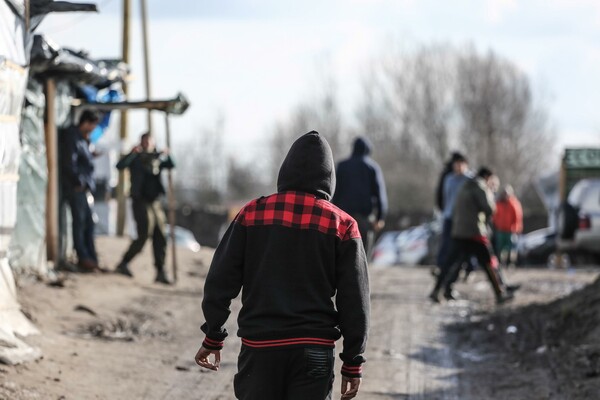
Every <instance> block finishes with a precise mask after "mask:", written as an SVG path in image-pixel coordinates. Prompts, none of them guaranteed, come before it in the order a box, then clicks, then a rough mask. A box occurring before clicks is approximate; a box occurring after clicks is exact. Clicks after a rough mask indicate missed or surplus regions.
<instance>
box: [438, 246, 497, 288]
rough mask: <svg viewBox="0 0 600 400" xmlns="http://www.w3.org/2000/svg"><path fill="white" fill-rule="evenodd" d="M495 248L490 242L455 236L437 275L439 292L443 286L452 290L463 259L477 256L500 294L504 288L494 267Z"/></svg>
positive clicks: (493, 286) (480, 264)
mask: <svg viewBox="0 0 600 400" xmlns="http://www.w3.org/2000/svg"><path fill="white" fill-rule="evenodd" d="M492 255H493V250H492V248H491V245H490V244H489V243H485V242H482V241H479V240H474V239H457V238H453V239H452V241H451V243H450V250H449V251H448V256H447V257H446V260H445V261H444V263H443V264H442V267H441V271H440V274H439V275H438V277H437V282H436V285H435V288H434V291H435V292H438V291H439V290H440V289H441V288H442V287H443V288H444V290H445V291H446V292H450V291H451V290H452V284H453V283H454V282H455V281H456V279H457V277H458V274H459V272H460V268H461V264H462V261H463V260H465V259H468V258H471V257H475V258H476V259H477V262H478V263H479V266H480V267H481V268H483V270H484V271H485V273H486V275H487V277H488V279H489V280H490V283H491V284H492V288H493V289H494V293H495V294H496V296H497V297H498V296H500V295H501V293H502V289H501V288H500V282H499V280H498V276H497V275H496V272H495V271H494V270H493V269H492Z"/></svg>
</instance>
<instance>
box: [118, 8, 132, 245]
mask: <svg viewBox="0 0 600 400" xmlns="http://www.w3.org/2000/svg"><path fill="white" fill-rule="evenodd" d="M130 11H131V0H123V47H122V49H123V52H122V59H123V62H124V63H125V64H127V65H129V31H130V29H129V15H130ZM123 94H125V98H127V82H126V81H124V82H123ZM120 122H121V130H120V137H121V156H122V155H123V154H122V153H124V149H123V147H122V146H123V144H124V143H125V141H126V140H127V110H122V111H121V121H120ZM127 175H128V174H127V171H126V170H121V171H119V183H118V185H117V235H118V236H123V232H124V231H125V216H126V212H127V199H126V193H125V182H126V180H127Z"/></svg>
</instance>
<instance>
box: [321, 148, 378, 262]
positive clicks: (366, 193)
mask: <svg viewBox="0 0 600 400" xmlns="http://www.w3.org/2000/svg"><path fill="white" fill-rule="evenodd" d="M370 153H371V144H370V143H369V141H368V140H367V139H366V138H363V137H358V138H356V140H355V141H354V149H353V150H352V155H351V156H350V158H348V159H346V160H344V161H342V162H340V163H339V165H338V167H337V187H336V188H335V194H334V195H333V200H332V202H333V204H335V205H336V206H338V207H339V208H341V209H342V210H344V211H345V212H347V213H348V214H350V215H351V216H352V217H353V218H354V219H355V220H356V221H357V222H358V229H359V230H360V234H361V237H362V241H363V245H364V248H365V251H366V254H367V256H369V255H370V254H371V247H372V245H373V240H374V236H375V235H374V233H375V232H376V231H380V230H381V229H383V227H384V225H385V215H386V213H387V207H388V205H387V193H386V190H385V182H384V180H383V174H382V173H381V168H380V167H379V165H378V164H377V163H376V162H375V161H374V160H373V159H372V158H371V157H369V154H370Z"/></svg>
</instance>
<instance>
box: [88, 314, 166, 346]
mask: <svg viewBox="0 0 600 400" xmlns="http://www.w3.org/2000/svg"><path fill="white" fill-rule="evenodd" d="M157 325H161V324H160V321H157V320H156V319H155V318H154V316H152V315H150V314H148V313H145V312H142V311H136V310H124V311H122V312H121V315H120V316H118V317H117V318H115V319H113V320H102V319H98V320H96V321H94V322H92V323H89V324H87V325H85V326H82V327H81V329H80V331H79V332H78V333H77V334H78V335H80V336H83V337H86V338H94V339H104V340H119V341H126V342H131V341H134V340H136V339H137V338H140V337H151V338H161V339H168V338H170V336H171V335H170V333H169V330H168V329H166V327H160V328H159V327H158V326H157Z"/></svg>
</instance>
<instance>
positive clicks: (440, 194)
mask: <svg viewBox="0 0 600 400" xmlns="http://www.w3.org/2000/svg"><path fill="white" fill-rule="evenodd" d="M459 158H464V156H463V155H462V154H460V153H459V152H453V153H452V154H451V155H450V160H448V161H447V162H446V164H444V169H442V172H441V173H440V179H439V180H438V184H437V186H436V189H435V205H436V206H437V208H438V210H440V212H443V211H444V204H445V202H444V180H445V179H446V177H447V176H448V175H450V174H451V173H452V172H453V171H454V163H455V161H457V160H458V159H459Z"/></svg>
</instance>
